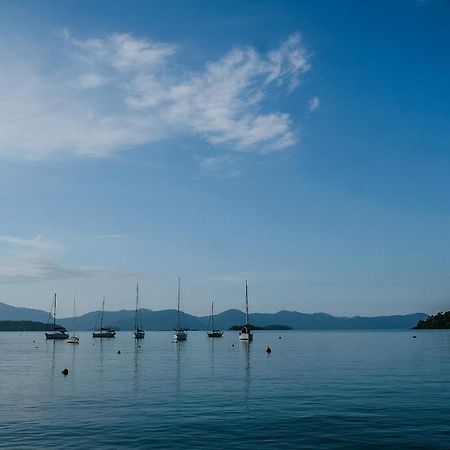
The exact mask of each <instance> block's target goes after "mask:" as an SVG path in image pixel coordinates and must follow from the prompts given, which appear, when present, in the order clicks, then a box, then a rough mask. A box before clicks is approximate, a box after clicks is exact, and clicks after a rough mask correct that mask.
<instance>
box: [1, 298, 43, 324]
mask: <svg viewBox="0 0 450 450" xmlns="http://www.w3.org/2000/svg"><path fill="white" fill-rule="evenodd" d="M49 306H50V305H49ZM47 319H48V311H47V312H46V311H42V310H40V309H30V308H18V307H16V306H11V305H7V304H6V303H2V302H0V320H32V321H35V322H45V323H47Z"/></svg>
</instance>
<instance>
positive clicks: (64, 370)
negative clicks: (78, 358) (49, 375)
mask: <svg viewBox="0 0 450 450" xmlns="http://www.w3.org/2000/svg"><path fill="white" fill-rule="evenodd" d="M61 373H62V374H63V375H64V376H66V375H69V369H67V368H65V369H63V370H61Z"/></svg>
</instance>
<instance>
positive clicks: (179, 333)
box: [173, 277, 187, 342]
mask: <svg viewBox="0 0 450 450" xmlns="http://www.w3.org/2000/svg"><path fill="white" fill-rule="evenodd" d="M180 299H181V288H180V277H178V295H177V300H178V306H177V328H176V330H175V334H174V335H173V338H174V340H175V342H179V341H185V340H186V339H187V331H186V330H185V329H184V328H181V315H180Z"/></svg>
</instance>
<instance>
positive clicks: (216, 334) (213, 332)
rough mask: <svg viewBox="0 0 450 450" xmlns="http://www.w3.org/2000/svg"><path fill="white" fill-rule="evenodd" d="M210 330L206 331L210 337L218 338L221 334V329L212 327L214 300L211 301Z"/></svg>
mask: <svg viewBox="0 0 450 450" xmlns="http://www.w3.org/2000/svg"><path fill="white" fill-rule="evenodd" d="M210 323H211V331H208V337H210V338H220V337H222V336H223V331H221V330H215V329H214V302H211V318H210Z"/></svg>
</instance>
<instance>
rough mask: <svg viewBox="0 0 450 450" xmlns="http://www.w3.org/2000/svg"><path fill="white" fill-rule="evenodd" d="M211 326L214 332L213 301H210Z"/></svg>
mask: <svg viewBox="0 0 450 450" xmlns="http://www.w3.org/2000/svg"><path fill="white" fill-rule="evenodd" d="M211 327H212V331H213V332H214V302H211Z"/></svg>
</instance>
